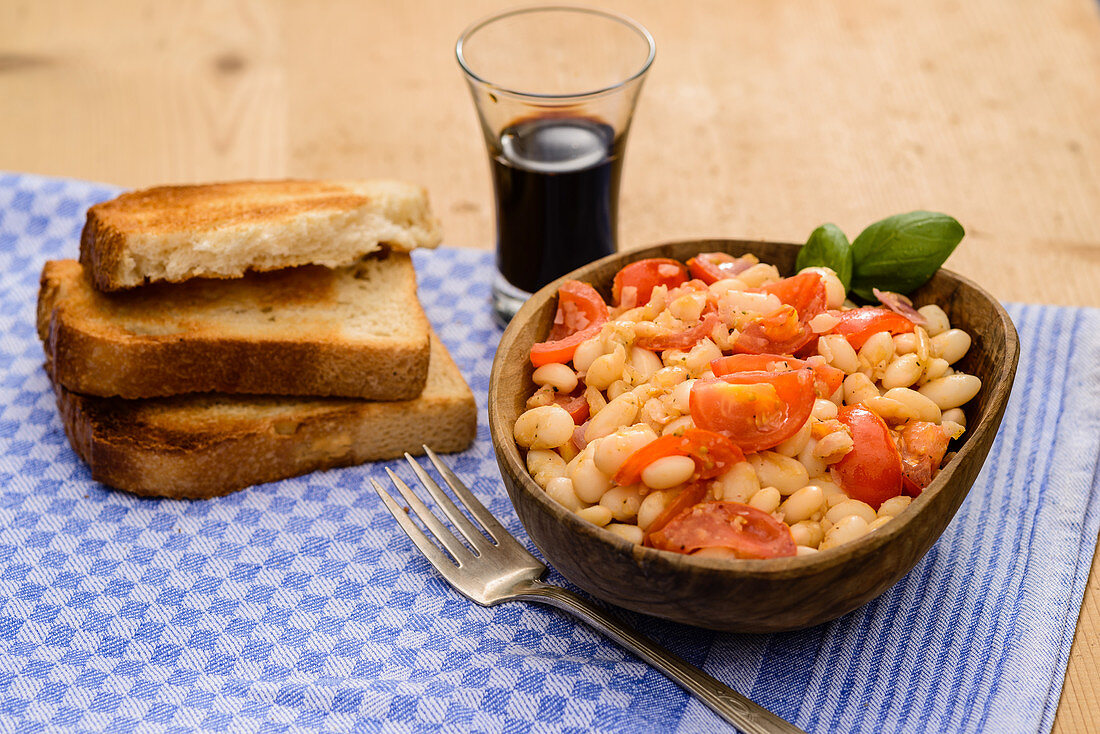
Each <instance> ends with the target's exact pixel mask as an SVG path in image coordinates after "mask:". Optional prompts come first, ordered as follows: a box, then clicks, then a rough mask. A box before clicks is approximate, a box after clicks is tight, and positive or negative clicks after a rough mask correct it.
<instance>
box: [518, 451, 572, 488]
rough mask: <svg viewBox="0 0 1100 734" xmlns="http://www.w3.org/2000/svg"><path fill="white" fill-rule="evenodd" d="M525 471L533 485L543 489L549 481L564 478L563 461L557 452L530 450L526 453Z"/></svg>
mask: <svg viewBox="0 0 1100 734" xmlns="http://www.w3.org/2000/svg"><path fill="white" fill-rule="evenodd" d="M527 471H528V472H530V474H531V478H532V479H534V480H535V484H537V485H539V486H540V487H543V488H545V487H546V485H547V483H549V482H550V480H551V479H554V478H556V477H564V476H565V459H563V458H561V455H560V454H558V452H557V451H551V450H550V449H531V450H530V451H528V452H527Z"/></svg>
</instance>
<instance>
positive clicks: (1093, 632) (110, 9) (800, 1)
mask: <svg viewBox="0 0 1100 734" xmlns="http://www.w3.org/2000/svg"><path fill="white" fill-rule="evenodd" d="M599 4H601V5H602V6H605V7H608V8H611V9H615V10H619V11H621V12H624V13H627V14H628V15H631V16H633V17H635V18H636V19H638V20H640V21H641V22H643V23H644V24H645V25H647V26H648V27H649V28H650V30H651V31H652V32H653V35H654V36H655V37H656V39H657V43H658V53H657V61H656V63H655V65H654V67H653V69H652V72H651V74H650V76H649V78H648V80H647V82H646V85H645V90H644V92H643V94H642V98H641V102H640V104H639V107H638V111H637V115H636V117H635V121H634V127H633V130H632V132H631V139H630V143H629V146H628V150H629V154H628V162H627V164H626V166H625V169H624V174H623V176H624V178H623V186H622V200H621V208H620V240H621V243H622V246H623V247H625V248H632V247H638V246H641V245H644V244H648V243H652V242H657V241H660V240H669V239H679V238H690V237H700V236H736V237H754V238H768V239H779V240H794V241H800V240H802V239H804V238H805V237H806V235H807V234H808V233H809V232H810V231H811V230H812V229H813V228H814V227H815V226H817V225H818V224H820V223H821V222H824V221H833V222H836V223H837V224H838V225H840V226H841V227H842V228H843V229H845V230H846V231H847V232H848V233H849V234H850V235H853V236H854V234H855V233H858V231H859V230H860V229H862V227H863V226H865V225H866V224H868V223H870V222H871V221H874V220H876V219H879V218H881V217H883V216H886V215H888V214H892V213H895V212H899V211H907V210H910V209H918V208H924V209H934V210H939V211H945V212H948V213H950V214H952V215H954V216H955V217H956V218H958V219H959V220H960V221H961V222H963V224H964V225H965V226H966V228H967V231H968V234H967V237H966V239H965V240H964V242H963V244H962V246H960V248H959V250H958V251H957V252H956V253H955V254H954V255H953V256H952V258H951V260H950V261H949V262H948V266H949V267H951V268H953V269H955V270H958V271H960V272H963V273H965V274H967V275H969V276H971V277H973V278H975V279H976V280H978V281H979V282H981V283H982V284H983V285H985V286H986V287H987V288H988V289H989V290H991V291H992V292H993V293H994V294H995V295H997V296H998V297H999V298H1001V299H1003V300H1011V301H1034V302H1044V303H1057V304H1070V305H1089V306H1100V10H1098V7H1100V6H1098V4H1097V2H1096V1H1095V0H1048V1H1047V2H1042V3H1035V2H1027V1H1026V0H969V1H964V0H929V1H926V2H921V3H913V2H907V1H905V0H894V1H891V2H871V1H870V0H868V1H866V2H854V1H849V2H836V1H835V0H795V1H792V2H783V3H777V2H772V0H750V1H747V2H739V3H728V2H723V1H722V0H712V1H709V2H701V1H699V0H696V1H694V2H690V3H669V2H660V1H659V0H648V1H645V2H640V1H639V2H627V1H626V0H600V3H599ZM507 5H508V3H502V2H487V1H482V0H478V1H476V2H449V1H448V0H433V1H430V2H411V1H410V2H384V1H383V0H375V1H374V2H370V1H366V2H365V1H364V0H348V1H346V2H343V1H340V2H336V1H334V2H324V3H305V2H301V3H298V2H293V1H292V0H285V2H260V1H258V0H257V1H247V0H239V1H235V2H218V1H216V0H213V1H211V2H183V3H164V2H156V1H155V0H109V1H101V2H97V3H87V2H80V1H79V0H72V1H71V2H61V1H59V0H49V1H41V2H38V1H36V2H30V1H29V0H27V1H25V2H19V1H18V0H9V1H8V2H5V3H3V4H2V5H0V100H3V105H2V108H0V109H2V113H0V169H7V170H16V171H29V172H35V173H43V174H51V175H58V176H71V177H77V178H85V179H93V180H99V181H107V182H111V183H116V184H121V185H125V186H144V185H150V184H154V183H164V182H186V181H204V180H217V179H227V178H245V177H286V176H296V177H398V178H404V179H410V180H413V181H417V182H420V183H423V184H424V185H426V186H427V187H428V188H429V190H430V191H431V194H432V197H433V202H434V206H435V209H436V211H437V213H438V214H439V216H440V217H441V218H442V220H443V224H444V227H445V231H446V239H445V241H446V243H447V244H450V245H456V246H463V247H478V248H489V247H491V245H492V240H493V233H492V221H491V217H492V203H491V201H492V200H491V196H490V184H489V176H488V166H487V163H486V160H485V154H484V151H483V147H482V142H481V138H480V134H479V131H478V127H477V121H476V118H475V116H474V111H473V106H472V104H471V102H470V99H469V95H468V93H467V90H466V88H465V84H464V82H463V79H462V76H461V74H460V72H459V69H458V66H457V64H456V63H455V60H454V54H453V46H454V41H455V39H456V38H457V36H458V34H459V32H460V31H461V30H462V29H463V28H464V27H465V26H466V25H467V24H468V23H469V22H471V21H472V20H473V19H476V18H479V17H481V16H484V15H487V14H489V13H491V12H493V11H496V10H499V9H501V8H502V7H506V6H507ZM73 252H74V253H75V252H76V243H75V242H74V243H73ZM1097 557H1098V558H1100V556H1097ZM1098 566H1100V561H1098V562H1097V563H1096V564H1094V567H1093V570H1094V573H1093V575H1092V578H1090V580H1089V586H1088V590H1087V592H1086V595H1085V602H1084V606H1083V608H1082V610H1081V618H1080V622H1079V624H1078V628H1077V636H1076V639H1075V641H1074V645H1073V649H1072V651H1071V653H1070V662H1069V669H1068V672H1067V675H1066V682H1065V687H1064V690H1063V693H1062V700H1061V704H1060V707H1059V710H1058V716H1057V719H1056V721H1055V727H1054V729H1055V731H1058V732H1073V731H1085V730H1088V729H1090V728H1092V727H1094V726H1095V725H1096V722H1098V721H1100V695H1098V694H1100V672H1098V671H1100V572H1097V571H1096V569H1097V567H1098Z"/></svg>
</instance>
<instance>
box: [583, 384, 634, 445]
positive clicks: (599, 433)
mask: <svg viewBox="0 0 1100 734" xmlns="http://www.w3.org/2000/svg"><path fill="white" fill-rule="evenodd" d="M639 407H640V405H639V403H638V396H637V395H635V394H634V393H632V392H625V393H623V394H622V395H620V396H619V397H617V398H615V399H614V400H612V401H611V402H609V403H608V404H607V405H606V406H605V407H604V409H603V410H601V411H600V412H599V414H598V415H595V416H593V417H592V418H590V419H589V421H588V427H587V428H585V429H584V440H585V441H594V440H596V439H597V438H603V437H604V436H609V435H611V434H612V433H614V432H615V431H616V430H618V429H619V428H621V427H622V426H628V425H630V424H631V423H633V422H634V419H635V418H636V417H637V415H638V408H639Z"/></svg>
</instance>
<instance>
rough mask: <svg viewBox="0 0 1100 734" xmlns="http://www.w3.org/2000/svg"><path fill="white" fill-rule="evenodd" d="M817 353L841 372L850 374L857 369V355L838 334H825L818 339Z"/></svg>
mask: <svg viewBox="0 0 1100 734" xmlns="http://www.w3.org/2000/svg"><path fill="white" fill-rule="evenodd" d="M817 353H818V354H820V355H821V356H822V357H824V358H825V360H826V361H827V362H828V363H829V364H831V365H832V366H833V367H836V368H837V369H839V370H841V371H842V372H845V373H848V374H851V373H853V372H855V371H856V370H858V369H859V355H857V354H856V350H855V349H853V348H852V345H851V344H849V343H848V340H847V339H845V338H844V337H843V336H841V335H840V334H827V335H825V336H823V337H821V338H820V339H818V340H817Z"/></svg>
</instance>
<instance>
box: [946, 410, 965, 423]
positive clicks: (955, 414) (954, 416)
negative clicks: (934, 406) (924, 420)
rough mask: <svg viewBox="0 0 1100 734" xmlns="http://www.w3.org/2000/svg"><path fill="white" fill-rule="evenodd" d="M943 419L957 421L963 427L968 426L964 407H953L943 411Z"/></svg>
mask: <svg viewBox="0 0 1100 734" xmlns="http://www.w3.org/2000/svg"><path fill="white" fill-rule="evenodd" d="M942 419H943V420H944V421H951V422H952V423H957V424H959V425H960V426H962V427H963V428H966V413H964V412H963V409H962V408H951V409H950V410H945V411H943V418H942Z"/></svg>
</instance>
